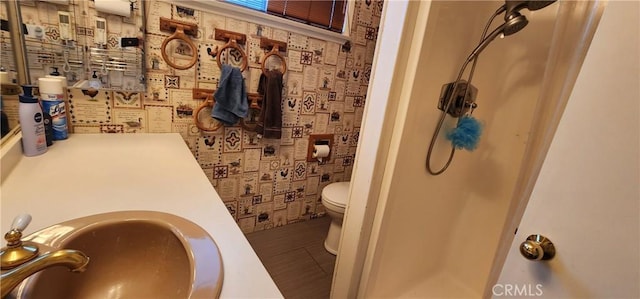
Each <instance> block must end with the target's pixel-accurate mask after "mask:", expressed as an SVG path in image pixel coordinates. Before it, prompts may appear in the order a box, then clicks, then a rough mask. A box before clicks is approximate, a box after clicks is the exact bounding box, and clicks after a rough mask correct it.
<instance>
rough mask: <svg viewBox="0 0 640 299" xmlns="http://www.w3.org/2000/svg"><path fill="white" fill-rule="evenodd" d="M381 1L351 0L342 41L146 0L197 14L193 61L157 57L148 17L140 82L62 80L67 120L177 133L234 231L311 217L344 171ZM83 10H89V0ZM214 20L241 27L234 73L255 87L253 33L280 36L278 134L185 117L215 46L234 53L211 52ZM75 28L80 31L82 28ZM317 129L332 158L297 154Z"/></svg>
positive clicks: (257, 51)
mask: <svg viewBox="0 0 640 299" xmlns="http://www.w3.org/2000/svg"><path fill="white" fill-rule="evenodd" d="M382 5H383V1H381V0H373V1H356V11H355V12H354V13H355V23H354V24H353V26H352V28H351V29H352V31H351V32H350V35H351V36H352V37H353V44H352V46H351V49H350V50H347V49H346V48H343V47H342V45H340V44H338V43H334V42H331V41H324V40H320V39H317V38H314V37H309V36H305V35H302V34H298V33H293V32H288V31H287V30H282V29H276V28H271V27H269V26H266V25H263V24H258V23H253V22H251V21H247V20H241V19H236V18H233V17H230V16H223V15H219V14H216V13H215V12H213V11H200V10H196V9H191V8H188V7H182V6H180V5H175V4H170V3H167V2H163V1H156V3H155V4H154V5H152V6H151V11H150V12H149V13H150V14H153V15H156V16H164V17H168V18H173V19H178V20H183V21H190V22H197V23H199V24H202V26H200V29H199V32H198V35H197V37H196V38H194V39H193V41H194V43H195V45H196V49H195V51H192V52H193V53H191V55H197V63H196V65H195V66H194V67H192V68H189V69H187V70H175V69H171V68H170V67H169V66H168V65H167V63H166V62H165V61H164V60H163V59H162V57H161V55H160V50H161V49H160V46H161V44H162V41H163V40H164V39H165V38H166V37H168V34H167V33H166V32H162V31H160V30H159V22H158V18H151V19H150V20H148V22H147V31H148V34H147V36H146V38H145V44H146V45H145V46H146V47H147V48H146V50H147V51H146V52H147V54H148V55H147V59H146V64H147V69H148V71H147V74H146V76H145V78H146V83H147V92H146V93H129V92H125V91H114V92H104V93H103V92H100V93H97V94H93V95H92V94H87V92H86V91H85V92H84V93H83V92H82V91H81V90H75V89H74V90H69V95H70V96H69V98H70V104H71V105H72V106H71V107H70V108H71V109H70V119H71V120H70V125H71V126H74V127H75V129H76V130H75V131H76V133H83V132H86V133H91V132H93V133H97V132H100V133H142V132H176V133H180V135H181V136H182V137H183V138H184V140H185V143H186V145H187V146H188V147H189V149H190V150H191V151H192V153H193V154H194V157H195V158H196V160H197V161H198V163H199V164H200V166H201V167H202V168H203V171H204V172H205V174H206V175H207V177H208V178H209V180H210V181H211V184H212V185H213V186H215V188H216V191H217V192H218V194H219V195H220V197H221V198H222V200H223V201H224V203H225V205H226V207H227V209H228V210H229V213H230V214H231V216H232V217H233V218H234V219H236V221H237V222H238V225H239V226H240V228H241V229H242V231H243V232H247V233H248V232H252V231H256V230H263V229H269V228H272V227H278V226H282V225H286V224H288V223H293V222H298V221H302V220H307V219H313V218H315V217H317V216H318V215H322V214H324V213H325V209H324V207H323V206H322V204H321V203H320V194H321V192H322V188H323V187H324V186H326V185H328V184H329V183H331V182H335V181H344V180H349V179H350V177H351V173H352V170H353V164H354V157H355V149H356V146H357V142H358V137H359V131H360V126H361V122H362V116H363V114H364V105H365V102H366V93H367V89H368V84H369V80H370V77H371V70H372V62H373V56H374V52H375V43H376V38H377V33H378V26H379V22H380V15H381V12H382ZM49 7H50V6H49V5H48V4H42V5H41V4H38V5H37V6H36V7H29V8H28V9H27V10H26V11H25V12H24V13H26V14H27V15H30V16H31V18H32V19H33V21H32V23H34V24H40V21H39V19H40V18H41V15H42V16H48V15H49V13H50V12H49V10H48V8H49ZM40 10H42V12H40ZM88 10H89V15H92V16H95V15H96V13H95V11H94V8H93V7H92V6H89V8H88ZM44 18H45V19H47V17H44ZM111 21H113V22H112V23H113V24H114V26H109V31H110V32H109V34H111V35H114V36H118V35H119V34H125V33H126V32H128V31H131V30H134V31H135V27H131V26H130V24H128V23H126V22H125V21H122V19H121V18H116V19H114V20H110V22H111ZM110 24H111V23H110ZM49 27H50V28H49ZM80 27H81V26H80ZM80 27H79V29H80ZM47 28H48V30H49V31H50V32H49V31H47V32H49V34H48V35H47V37H46V38H48V39H49V40H53V39H55V38H58V39H59V34H58V37H56V33H55V29H56V28H57V27H56V26H48V27H47ZM216 28H219V29H226V30H231V31H235V32H239V33H244V34H247V37H248V42H247V43H246V44H245V45H244V46H243V49H244V51H245V52H246V53H247V54H248V59H249V66H250V68H249V69H248V70H247V71H245V72H244V73H243V75H244V76H245V84H246V87H247V89H248V90H249V92H256V91H257V87H258V83H259V79H260V74H261V72H260V62H261V60H262V57H263V55H264V53H265V49H261V48H260V47H259V42H260V38H261V37H268V38H271V39H275V40H279V41H284V42H287V43H288V48H287V51H286V52H282V53H281V54H283V55H284V56H285V57H286V61H287V64H288V71H287V73H286V74H285V75H284V78H283V79H284V86H283V95H284V96H283V99H282V120H283V130H282V132H283V138H282V139H265V138H260V137H259V136H258V135H257V134H256V133H255V132H253V131H251V130H248V129H245V128H243V127H241V126H239V125H236V126H228V127H223V128H220V129H219V130H217V131H215V132H203V131H200V130H199V129H198V128H197V127H196V126H195V124H194V122H193V114H194V111H195V109H196V108H197V107H199V106H200V105H201V104H202V100H201V99H193V97H192V89H193V88H206V89H216V88H217V84H218V81H219V79H220V74H221V73H220V69H219V68H218V65H217V62H216V57H217V55H223V56H221V57H222V58H223V59H225V60H227V59H229V58H233V57H234V56H233V55H227V53H219V50H220V49H221V48H222V46H224V45H225V42H224V41H216V40H215V39H214V35H213V34H214V32H215V29H216ZM82 36H85V37H87V38H88V37H89V36H90V35H88V32H87V31H86V30H85V31H84V35H82ZM236 54H237V53H236ZM176 55H178V54H176ZM183 56H184V55H183ZM123 86H124V85H123ZM327 133H331V134H335V136H334V138H335V145H334V146H333V148H332V149H331V150H332V152H333V153H334V155H332V156H333V157H332V159H331V160H328V161H327V160H324V161H323V162H322V163H318V162H307V161H306V155H307V146H308V143H309V140H308V137H309V135H311V134H327Z"/></svg>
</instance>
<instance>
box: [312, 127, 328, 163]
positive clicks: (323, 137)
mask: <svg viewBox="0 0 640 299" xmlns="http://www.w3.org/2000/svg"><path fill="white" fill-rule="evenodd" d="M315 145H328V146H329V148H330V149H333V134H312V135H309V146H308V148H307V162H318V158H314V157H313V151H314V150H315ZM332 152H333V150H330V151H329V155H328V156H326V157H324V158H322V160H323V161H328V160H329V159H331V154H332Z"/></svg>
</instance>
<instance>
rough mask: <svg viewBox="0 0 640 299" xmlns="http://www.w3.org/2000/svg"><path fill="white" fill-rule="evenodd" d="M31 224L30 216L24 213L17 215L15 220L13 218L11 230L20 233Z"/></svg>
mask: <svg viewBox="0 0 640 299" xmlns="http://www.w3.org/2000/svg"><path fill="white" fill-rule="evenodd" d="M29 223H31V215H29V214H27V213H24V214H20V215H18V216H17V217H16V218H13V222H12V223H11V230H14V229H15V230H17V231H19V232H22V231H23V230H24V229H25V228H27V226H28V225H29Z"/></svg>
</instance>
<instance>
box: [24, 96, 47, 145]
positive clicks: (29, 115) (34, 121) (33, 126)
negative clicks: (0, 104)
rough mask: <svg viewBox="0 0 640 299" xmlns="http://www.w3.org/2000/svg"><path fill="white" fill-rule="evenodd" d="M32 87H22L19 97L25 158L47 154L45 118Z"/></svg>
mask: <svg viewBox="0 0 640 299" xmlns="http://www.w3.org/2000/svg"><path fill="white" fill-rule="evenodd" d="M33 87H34V86H31V85H23V86H22V94H21V95H20V96H19V99H20V106H19V107H18V115H19V118H20V127H21V129H22V152H23V153H24V155H25V156H27V157H31V156H37V155H41V154H44V153H46V152H47V140H46V137H45V134H44V116H43V115H42V109H41V108H40V104H38V98H37V97H35V96H33Z"/></svg>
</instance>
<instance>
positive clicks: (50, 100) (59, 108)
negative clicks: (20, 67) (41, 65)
mask: <svg viewBox="0 0 640 299" xmlns="http://www.w3.org/2000/svg"><path fill="white" fill-rule="evenodd" d="M38 86H39V89H40V99H41V100H42V109H43V111H44V113H45V114H49V115H50V116H51V124H52V128H53V140H64V139H67V138H68V137H69V131H68V128H67V112H66V107H65V103H64V87H63V86H64V83H63V82H62V81H61V80H60V79H58V78H40V79H38Z"/></svg>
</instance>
